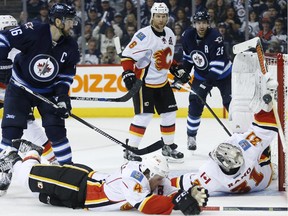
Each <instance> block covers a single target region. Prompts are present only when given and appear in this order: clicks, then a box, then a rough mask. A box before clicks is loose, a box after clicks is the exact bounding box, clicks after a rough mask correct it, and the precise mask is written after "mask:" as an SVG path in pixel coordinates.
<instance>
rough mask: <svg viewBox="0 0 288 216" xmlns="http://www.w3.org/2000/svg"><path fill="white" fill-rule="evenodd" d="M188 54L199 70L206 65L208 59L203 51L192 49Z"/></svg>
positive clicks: (203, 68)
mask: <svg viewBox="0 0 288 216" xmlns="http://www.w3.org/2000/svg"><path fill="white" fill-rule="evenodd" d="M190 56H191V59H192V61H193V62H194V64H195V65H196V66H197V68H198V69H199V70H205V69H206V68H207V67H208V60H207V58H206V55H205V54H204V53H203V52H201V51H199V50H196V51H195V50H193V51H192V52H191V54H190Z"/></svg>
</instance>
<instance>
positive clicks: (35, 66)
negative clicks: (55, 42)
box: [29, 54, 59, 82]
mask: <svg viewBox="0 0 288 216" xmlns="http://www.w3.org/2000/svg"><path fill="white" fill-rule="evenodd" d="M58 71H59V65H58V62H57V61H56V59H54V58H53V57H52V56H49V55H46V54H39V55H37V56H35V57H34V58H33V59H32V60H31V62H30V64H29V72H30V74H31V76H32V77H33V78H34V79H35V80H37V81H39V82H49V81H51V80H53V79H54V78H55V77H56V75H57V74H58Z"/></svg>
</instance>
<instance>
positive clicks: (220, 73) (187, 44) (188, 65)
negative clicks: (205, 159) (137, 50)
mask: <svg viewBox="0 0 288 216" xmlns="http://www.w3.org/2000/svg"><path fill="white" fill-rule="evenodd" d="M209 19H210V16H209V14H208V13H207V12H206V11H198V12H196V13H195V15H194V16H193V22H194V27H195V28H189V29H187V30H186V31H185V32H184V33H183V35H182V37H183V38H182V46H183V58H184V59H183V60H184V61H183V67H184V69H185V71H186V72H188V73H190V72H191V70H192V73H193V74H194V79H193V81H192V86H191V88H192V89H193V91H194V92H196V93H197V94H198V95H199V96H200V97H201V98H202V99H203V100H206V97H207V95H208V93H209V92H210V91H211V89H212V88H213V87H217V88H218V89H219V90H220V93H221V97H222V103H223V105H224V107H225V108H226V109H227V110H228V108H229V104H230V101H231V69H232V63H231V61H230V60H229V59H228V58H227V56H226V53H225V48H224V44H223V38H222V36H221V35H220V33H219V32H218V30H216V29H212V28H210V27H209ZM193 66H194V67H193ZM203 108H204V104H203V103H201V101H200V100H199V98H198V97H197V96H196V95H195V94H192V93H191V94H190V96H189V109H188V117H187V135H188V141H187V145H188V149H189V150H196V135H197V131H198V128H199V125H200V120H201V115H202V112H203Z"/></svg>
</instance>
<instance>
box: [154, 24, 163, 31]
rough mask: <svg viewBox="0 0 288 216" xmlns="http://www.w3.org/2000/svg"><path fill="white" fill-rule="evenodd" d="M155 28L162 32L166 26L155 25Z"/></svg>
mask: <svg viewBox="0 0 288 216" xmlns="http://www.w3.org/2000/svg"><path fill="white" fill-rule="evenodd" d="M153 27H154V28H155V29H156V30H157V31H159V32H162V31H163V29H164V27H165V25H164V24H163V23H160V24H154V25H153Z"/></svg>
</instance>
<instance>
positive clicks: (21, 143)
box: [12, 139, 43, 156]
mask: <svg viewBox="0 0 288 216" xmlns="http://www.w3.org/2000/svg"><path fill="white" fill-rule="evenodd" d="M12 146H13V147H14V148H16V149H18V151H19V153H21V155H23V156H25V154H26V153H27V152H29V151H31V150H35V151H37V152H38V154H39V155H42V152H43V148H42V147H41V146H37V145H35V144H33V143H31V142H29V141H28V140H24V139H15V140H12Z"/></svg>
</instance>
